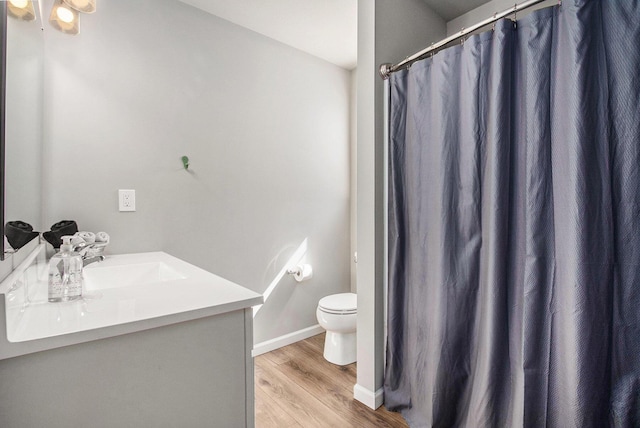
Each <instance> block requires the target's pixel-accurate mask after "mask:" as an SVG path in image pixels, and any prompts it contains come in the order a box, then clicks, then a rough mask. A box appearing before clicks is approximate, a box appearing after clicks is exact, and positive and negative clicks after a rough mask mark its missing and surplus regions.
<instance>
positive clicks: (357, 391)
mask: <svg viewBox="0 0 640 428" xmlns="http://www.w3.org/2000/svg"><path fill="white" fill-rule="evenodd" d="M353 398H355V399H356V400H358V401H359V402H361V403H362V404H364V405H365V406H368V407H371V408H372V409H373V410H375V409H377V408H378V407H380V406H382V403H384V394H383V389H382V388H380V389H379V390H377V391H375V392H373V391H371V390H369V389H367V388H365V387H364V386H361V385H358V384H357V383H356V384H355V385H353Z"/></svg>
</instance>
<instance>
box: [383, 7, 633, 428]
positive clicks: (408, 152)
mask: <svg viewBox="0 0 640 428" xmlns="http://www.w3.org/2000/svg"><path fill="white" fill-rule="evenodd" d="M390 95H391V108H390V172H389V174H390V176H389V180H390V185H389V187H390V189H389V318H388V345H387V362H386V371H385V384H384V393H385V405H386V406H387V408H389V409H392V410H399V411H402V413H403V415H404V417H405V418H406V419H407V421H408V422H409V425H410V426H411V427H414V428H415V427H473V428H479V427H536V428H537V427H562V428H566V427H581V428H584V427H609V426H612V427H639V426H640V1H638V0H602V1H599V0H575V1H574V0H564V1H563V2H562V5H561V6H558V7H553V8H548V9H544V10H540V11H537V12H534V13H532V14H530V15H527V16H526V17H524V18H523V19H520V20H518V22H517V27H515V26H514V24H513V23H512V22H511V21H508V20H504V21H500V22H498V23H497V24H496V26H495V28H494V30H493V31H489V32H486V33H483V34H480V35H476V36H473V37H471V38H469V39H468V40H466V41H465V42H464V44H463V45H459V46H456V47H455V48H450V49H446V50H444V51H441V52H439V53H438V54H436V55H435V56H434V57H433V58H427V59H425V60H423V61H420V62H417V63H415V64H413V65H412V66H411V68H410V69H408V70H405V71H401V72H397V73H394V74H393V75H392V76H391V82H390Z"/></svg>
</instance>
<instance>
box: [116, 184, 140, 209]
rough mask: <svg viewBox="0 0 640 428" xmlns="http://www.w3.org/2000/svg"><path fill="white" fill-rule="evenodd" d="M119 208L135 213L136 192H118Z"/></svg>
mask: <svg viewBox="0 0 640 428" xmlns="http://www.w3.org/2000/svg"><path fill="white" fill-rule="evenodd" d="M118 207H119V209H120V211H135V210H136V191H135V190H133V189H120V190H118Z"/></svg>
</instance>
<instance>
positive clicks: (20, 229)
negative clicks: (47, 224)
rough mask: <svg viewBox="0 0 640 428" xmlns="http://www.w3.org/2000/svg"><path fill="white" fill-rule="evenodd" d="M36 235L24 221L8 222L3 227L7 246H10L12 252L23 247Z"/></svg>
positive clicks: (31, 227)
mask: <svg viewBox="0 0 640 428" xmlns="http://www.w3.org/2000/svg"><path fill="white" fill-rule="evenodd" d="M38 235H39V233H38V232H34V231H33V226H31V225H30V224H29V223H25V222H24V221H20V220H17V221H10V222H7V224H5V225H4V236H6V237H7V241H8V242H9V245H11V248H13V249H14V250H19V249H20V248H22V247H24V246H25V245H26V244H27V243H28V242H29V241H31V240H32V239H33V238H35V237H37V236H38Z"/></svg>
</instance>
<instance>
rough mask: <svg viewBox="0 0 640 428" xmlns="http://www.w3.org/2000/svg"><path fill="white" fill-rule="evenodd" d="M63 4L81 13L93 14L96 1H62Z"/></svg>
mask: <svg viewBox="0 0 640 428" xmlns="http://www.w3.org/2000/svg"><path fill="white" fill-rule="evenodd" d="M64 2H65V3H66V4H67V5H69V6H71V7H72V8H74V9H75V10H77V11H78V12H82V13H93V12H95V11H96V0H64Z"/></svg>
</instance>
